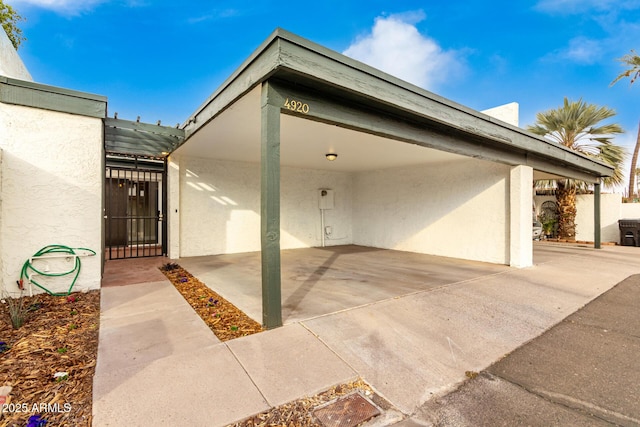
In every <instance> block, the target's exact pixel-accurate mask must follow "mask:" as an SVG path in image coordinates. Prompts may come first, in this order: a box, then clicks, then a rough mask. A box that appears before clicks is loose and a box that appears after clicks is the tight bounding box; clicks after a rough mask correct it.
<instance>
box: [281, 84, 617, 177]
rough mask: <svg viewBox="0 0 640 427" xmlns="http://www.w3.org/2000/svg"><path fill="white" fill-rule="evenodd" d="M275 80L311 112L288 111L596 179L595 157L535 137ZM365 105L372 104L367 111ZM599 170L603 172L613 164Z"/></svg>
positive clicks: (476, 155) (283, 92)
mask: <svg viewBox="0 0 640 427" xmlns="http://www.w3.org/2000/svg"><path fill="white" fill-rule="evenodd" d="M270 85H271V87H273V88H274V89H277V91H278V92H279V94H280V101H279V102H280V104H279V105H280V106H283V105H284V99H285V98H289V99H295V100H298V101H300V102H303V103H305V104H307V105H308V106H309V109H308V112H306V113H296V112H292V111H290V110H288V109H284V110H283V113H284V114H290V115H295V116H298V117H300V118H304V119H309V120H314V121H318V122H322V123H329V124H332V125H336V126H341V127H344V128H347V129H352V130H356V131H359V132H365V133H369V134H373V135H377V136H381V137H385V138H391V139H395V140H398V141H403V142H408V143H412V144H417V145H421V146H424V147H429V148H433V149H436V150H440V151H446V152H450V153H454V154H459V155H464V156H470V157H474V158H479V159H483V160H488V161H492V162H499V163H504V164H507V165H510V166H517V165H527V166H531V167H533V168H535V169H536V170H541V171H544V172H548V173H553V174H559V175H562V176H568V177H570V178H575V179H580V180H584V181H588V182H593V181H595V180H596V178H594V177H593V174H592V170H593V168H594V164H593V163H592V162H590V159H588V158H584V159H583V158H579V159H576V158H575V156H574V155H573V154H574V153H569V152H567V151H566V150H560V149H557V148H558V147H548V143H547V142H539V141H535V143H537V144H541V147H538V148H540V150H533V149H530V150H526V149H524V148H522V147H520V146H518V144H516V143H514V142H513V141H510V140H505V139H502V138H500V137H499V136H496V135H478V134H473V133H469V132H468V131H466V130H463V129H459V128H452V127H449V126H445V125H443V124H442V123H439V122H436V121H433V120H430V119H428V118H425V117H423V116H421V115H417V114H410V113H409V112H406V111H404V112H398V111H396V114H395V115H394V114H393V112H391V111H388V110H385V109H384V108H385V107H384V106H383V105H376V104H375V103H374V102H371V101H369V102H368V103H367V100H366V99H364V98H362V97H360V98H358V97H357V96H356V95H353V94H351V96H349V97H348V98H346V97H344V98H336V97H333V98H332V97H330V96H327V95H324V93H325V91H311V90H305V89H304V87H303V86H301V85H296V86H292V85H290V84H289V83H288V82H285V81H281V80H278V81H275V80H274V79H271V80H270ZM321 93H322V94H321ZM362 105H367V107H368V108H367V109H366V110H365V109H363V108H362ZM597 170H598V171H599V172H600V173H603V174H604V173H606V172H607V171H608V168H598V169H597Z"/></svg>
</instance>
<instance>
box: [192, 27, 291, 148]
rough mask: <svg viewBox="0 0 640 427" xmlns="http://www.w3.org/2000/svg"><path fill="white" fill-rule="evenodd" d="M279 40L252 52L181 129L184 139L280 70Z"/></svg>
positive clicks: (271, 39) (272, 39)
mask: <svg viewBox="0 0 640 427" xmlns="http://www.w3.org/2000/svg"><path fill="white" fill-rule="evenodd" d="M279 52H280V47H279V39H278V38H277V37H275V36H271V37H270V38H269V39H267V41H265V42H264V43H263V44H262V45H261V46H260V48H259V49H258V50H257V51H256V52H254V53H253V54H252V55H251V56H250V57H249V59H247V60H246V61H245V62H244V63H243V64H242V65H241V66H240V68H238V69H237V70H236V71H235V72H234V73H233V74H232V75H231V77H229V78H228V79H227V80H226V81H225V82H224V83H223V84H222V85H221V86H220V87H219V88H218V89H217V90H216V91H215V92H214V93H213V94H212V95H211V96H210V97H209V98H207V100H206V101H205V102H204V103H203V104H202V105H201V106H200V107H199V108H198V109H197V110H196V112H195V113H194V114H193V115H191V117H190V118H189V119H187V121H186V122H185V123H184V124H183V125H182V128H183V129H184V130H185V133H186V137H187V138H189V137H190V136H191V135H193V134H195V133H196V132H197V131H198V130H199V129H200V128H201V127H203V126H205V125H206V124H207V123H209V122H210V121H211V120H212V119H214V118H215V117H217V116H218V115H219V114H220V113H222V112H223V111H224V110H226V109H227V108H228V107H229V106H231V105H232V104H233V103H234V102H235V101H237V100H238V99H240V98H241V97H242V96H244V95H245V94H246V93H248V92H249V91H251V90H252V89H253V88H255V87H256V86H258V85H260V84H262V82H264V81H265V80H267V79H268V78H269V76H271V75H272V74H273V73H274V72H275V71H276V70H277V69H278V67H279V65H280V64H279V57H280V53H279Z"/></svg>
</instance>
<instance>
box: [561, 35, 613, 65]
mask: <svg viewBox="0 0 640 427" xmlns="http://www.w3.org/2000/svg"><path fill="white" fill-rule="evenodd" d="M602 43H603V41H602V40H592V39H588V38H586V37H576V38H574V39H571V40H570V41H569V46H568V47H567V48H566V49H564V50H562V51H560V52H559V53H557V54H556V56H557V57H559V58H560V59H568V60H570V61H573V62H576V63H578V64H585V65H590V64H595V63H596V62H598V61H599V60H600V59H601V58H602V56H603V53H604V52H603V48H602Z"/></svg>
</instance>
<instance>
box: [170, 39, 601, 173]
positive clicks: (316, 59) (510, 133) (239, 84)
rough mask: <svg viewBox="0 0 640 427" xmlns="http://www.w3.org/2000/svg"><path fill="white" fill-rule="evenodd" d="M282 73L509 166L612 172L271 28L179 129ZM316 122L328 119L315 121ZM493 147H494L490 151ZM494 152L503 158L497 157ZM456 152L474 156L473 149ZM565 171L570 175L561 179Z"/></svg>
mask: <svg viewBox="0 0 640 427" xmlns="http://www.w3.org/2000/svg"><path fill="white" fill-rule="evenodd" d="M282 71H286V72H292V73H295V74H297V75H299V76H302V77H303V78H304V79H305V80H306V82H308V83H310V84H311V85H313V84H314V82H321V83H322V85H327V86H331V87H332V88H335V90H336V91H339V92H341V93H342V94H344V96H345V97H350V98H352V99H359V100H360V102H364V104H365V105H366V103H367V102H366V101H367V100H370V101H372V102H375V103H381V104H385V105H386V106H387V109H391V110H393V111H394V114H396V115H398V116H401V115H404V116H405V117H407V118H408V119H409V120H411V121H416V120H419V121H424V122H425V123H438V124H439V125H440V126H443V127H446V128H449V129H451V130H452V131H454V132H456V133H458V134H460V135H462V134H466V135H471V136H473V137H474V138H479V139H482V140H484V141H485V142H486V144H487V145H490V146H491V147H494V148H493V149H492V150H489V151H492V153H493V154H492V156H494V157H492V159H493V160H494V161H503V162H505V163H509V161H508V160H507V159H508V158H512V159H513V158H515V157H517V158H519V159H522V160H526V157H527V156H521V155H517V154H516V155H515V156H514V153H518V152H522V153H529V155H530V157H531V158H535V159H537V160H536V161H535V164H536V165H537V168H538V170H541V171H544V172H549V173H557V172H558V170H563V171H564V172H565V176H569V177H575V175H579V176H582V177H585V178H586V177H588V178H590V179H587V180H588V181H594V180H595V179H596V178H598V177H603V176H611V175H612V174H613V168H611V167H610V166H608V165H606V164H604V163H603V162H600V161H598V160H595V159H593V158H589V157H587V156H585V155H582V154H580V153H576V152H574V151H572V150H570V149H569V148H566V147H563V146H560V145H557V144H554V143H552V142H550V141H548V140H546V139H544V138H542V137H540V136H537V135H534V134H531V133H529V132H526V131H525V130H523V129H521V128H518V127H516V126H512V125H509V124H507V123H504V122H502V121H500V120H498V119H495V118H493V117H490V116H487V115H486V114H483V113H480V112H478V111H475V110H472V109H470V108H468V107H465V106H463V105H460V104H457V103H455V102H453V101H450V100H448V99H446V98H443V97H441V96H438V95H436V94H434V93H431V92H429V91H426V90H424V89H421V88H419V87H417V86H414V85H412V84H410V83H407V82H404V81H402V80H400V79H398V78H396V77H393V76H391V75H388V74H386V73H383V72H382V71H379V70H377V69H375V68H373V67H370V66H368V65H365V64H363V63H361V62H359V61H356V60H353V59H351V58H348V57H346V56H344V55H341V54H339V53H337V52H335V51H332V50H330V49H327V48H325V47H323V46H320V45H318V44H315V43H313V42H310V41H308V40H306V39H303V38H301V37H299V36H296V35H294V34H292V33H289V32H287V31H284V30H282V29H277V30H276V31H275V32H274V33H273V34H272V35H271V36H270V37H269V38H268V39H267V40H266V41H265V42H263V43H262V45H261V46H260V47H259V48H258V49H257V50H256V51H255V52H254V53H253V54H252V55H251V56H250V57H249V58H248V59H247V60H246V61H245V62H244V63H243V64H242V65H241V66H240V67H239V68H238V69H237V70H236V72H234V73H233V74H232V75H231V76H230V77H229V78H228V79H227V80H226V81H225V82H224V83H223V84H222V85H221V86H220V88H219V89H218V90H216V91H215V92H214V93H213V94H212V95H211V96H210V97H209V98H208V99H207V100H206V101H205V102H204V103H203V104H202V106H201V107H200V108H199V109H198V110H197V111H196V113H194V115H192V117H191V118H190V119H189V120H187V122H186V123H185V124H184V125H183V128H184V129H185V131H186V137H187V138H188V137H189V136H190V135H192V134H194V133H195V132H197V131H198V129H200V128H201V127H202V126H204V125H206V124H207V123H208V122H209V121H211V120H212V119H213V118H215V117H216V116H217V115H219V114H220V113H221V112H222V111H224V110H225V109H226V108H228V107H229V106H230V105H231V104H233V102H235V101H236V100H237V99H239V98H240V97H242V96H243V95H244V94H246V93H247V92H249V91H250V90H251V89H253V88H254V87H255V86H256V85H258V84H260V83H262V82H264V81H267V80H268V79H270V78H271V77H274V76H276V75H278V74H279V73H280V72H282ZM317 119H319V120H329V119H327V118H324V119H323V118H320V117H317ZM360 121H362V119H361V120H360ZM332 122H333V121H332ZM336 123H340V121H338V122H336ZM354 123H356V122H355V121H354V122H352V123H351V124H348V123H344V125H345V126H346V127H349V126H352V127H353V128H354V129H355V128H357V127H359V128H360V129H363V130H364V129H365V128H366V125H365V124H362V123H358V124H354ZM370 131H371V129H370ZM399 139H401V138H399ZM413 142H415V141H413ZM450 142H451V145H453V144H457V145H460V144H461V140H460V139H455V140H451V141H450ZM476 145H478V144H476ZM495 147H499V148H500V149H499V150H497V151H496V150H495ZM460 148H462V147H460ZM467 148H470V147H468V146H467ZM441 149H444V148H441ZM463 151H464V150H463ZM500 152H503V153H504V155H502V156H497V154H498V153H500ZM507 153H510V154H507ZM461 154H466V155H470V156H477V155H475V154H474V152H473V151H465V152H464V153H461ZM547 163H548V165H547ZM510 164H511V163H510ZM513 164H526V163H513ZM569 171H573V172H572V173H571V174H569V175H567V172H569Z"/></svg>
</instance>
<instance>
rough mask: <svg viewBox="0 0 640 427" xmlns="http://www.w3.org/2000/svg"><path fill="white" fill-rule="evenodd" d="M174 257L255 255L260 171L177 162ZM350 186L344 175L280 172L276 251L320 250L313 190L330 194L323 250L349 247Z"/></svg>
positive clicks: (247, 165) (220, 162)
mask: <svg viewBox="0 0 640 427" xmlns="http://www.w3.org/2000/svg"><path fill="white" fill-rule="evenodd" d="M179 169H180V171H179V175H180V209H179V211H180V256H182V257H188V256H199V255H213V254H223V253H239V252H251V251H259V250H260V165H259V164H254V163H243V162H230V161H223V160H211V159H196V158H190V157H181V158H180V159H179ZM351 187H352V184H351V176H350V175H349V174H347V173H340V172H329V171H320V170H302V169H296V168H286V167H283V168H282V170H281V188H280V192H281V214H280V215H281V218H280V219H281V240H280V245H281V248H282V249H292V248H303V247H311V246H320V245H321V238H322V235H321V234H320V233H321V231H320V228H321V227H320V210H319V207H318V189H319V188H331V189H333V190H334V191H335V209H333V210H329V211H326V217H325V223H326V225H330V226H332V227H333V230H334V231H333V233H332V236H333V237H334V238H341V239H340V240H327V241H326V245H337V244H348V243H351V242H352V230H351V216H352V207H351V200H352V188H351Z"/></svg>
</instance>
